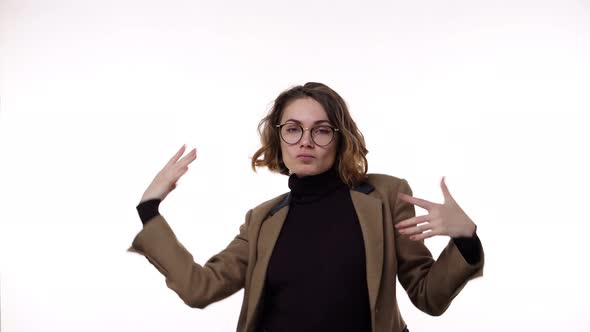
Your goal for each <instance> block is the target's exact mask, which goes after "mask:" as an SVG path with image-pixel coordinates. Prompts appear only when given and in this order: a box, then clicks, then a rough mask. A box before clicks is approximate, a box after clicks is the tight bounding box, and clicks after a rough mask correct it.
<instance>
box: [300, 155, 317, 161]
mask: <svg viewBox="0 0 590 332" xmlns="http://www.w3.org/2000/svg"><path fill="white" fill-rule="evenodd" d="M313 158H315V157H314V156H312V155H310V154H298V155H297V159H303V160H310V159H313Z"/></svg>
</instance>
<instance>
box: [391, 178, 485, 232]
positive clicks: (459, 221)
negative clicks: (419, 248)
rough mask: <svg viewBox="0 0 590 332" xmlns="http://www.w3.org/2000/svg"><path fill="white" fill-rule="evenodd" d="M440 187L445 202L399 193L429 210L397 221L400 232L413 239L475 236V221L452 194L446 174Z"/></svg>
mask: <svg viewBox="0 0 590 332" xmlns="http://www.w3.org/2000/svg"><path fill="white" fill-rule="evenodd" d="M440 187H441V188H442V192H443V195H444V199H445V202H444V203H443V204H437V203H433V202H429V201H427V200H424V199H420V198H416V197H412V196H410V195H406V194H403V193H399V198H400V199H401V200H403V201H406V202H408V203H411V204H414V205H417V206H419V207H421V208H424V209H425V210H427V211H428V214H427V215H423V216H417V217H413V218H410V219H406V220H403V221H400V222H399V223H397V224H396V225H395V227H396V228H397V230H398V231H399V232H400V234H402V235H410V239H411V240H423V239H426V238H429V237H432V236H435V235H448V236H450V237H452V238H455V237H472V236H473V234H474V233H475V223H474V222H473V221H472V220H471V218H469V216H467V214H466V213H465V212H464V211H463V210H462V209H461V207H460V206H459V204H457V202H456V201H455V199H454V198H453V196H451V193H450V192H449V189H448V188H447V185H446V183H445V178H444V176H443V178H442V180H441V181H440Z"/></svg>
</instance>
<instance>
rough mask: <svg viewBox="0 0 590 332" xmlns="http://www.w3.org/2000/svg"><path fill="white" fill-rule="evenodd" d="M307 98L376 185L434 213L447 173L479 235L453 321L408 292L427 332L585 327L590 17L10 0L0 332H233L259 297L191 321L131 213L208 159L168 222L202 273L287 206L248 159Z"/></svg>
mask: <svg viewBox="0 0 590 332" xmlns="http://www.w3.org/2000/svg"><path fill="white" fill-rule="evenodd" d="M307 81H319V82H323V83H326V84H328V85H329V86H331V87H332V88H334V89H335V90H336V91H337V92H339V93H340V94H341V95H342V96H343V97H344V99H345V100H346V101H347V102H348V104H349V106H350V110H351V112H352V115H353V117H354V119H355V120H356V122H357V124H358V125H359V127H360V129H361V130H362V131H363V133H364V135H365V138H366V141H367V145H368V149H369V151H370V153H369V155H368V159H369V171H370V172H372V173H387V174H391V175H395V176H398V177H402V178H405V179H407V180H408V181H409V183H410V185H411V186H412V188H413V190H414V196H416V197H421V198H425V199H428V200H431V201H437V202H440V201H441V199H442V193H441V190H440V187H439V181H440V178H441V177H442V176H443V175H446V176H447V183H448V186H449V189H450V191H451V193H452V194H453V195H454V196H455V198H456V199H457V201H458V202H459V203H460V205H461V206H462V207H463V209H464V210H465V211H466V212H467V213H468V214H469V215H470V216H471V217H472V219H474V220H475V221H476V223H477V224H478V232H479V234H480V238H481V240H482V242H483V245H484V249H485V254H486V265H485V270H484V277H483V278H479V279H476V280H474V281H473V282H470V283H469V284H468V285H467V286H466V288H465V289H464V290H463V292H462V293H461V294H459V296H458V297H457V298H456V299H455V301H454V302H453V304H452V305H451V307H450V308H449V309H448V311H447V312H446V313H445V314H444V315H443V316H441V317H430V316H427V315H426V314H423V313H421V312H420V311H418V310H417V309H415V308H414V307H413V305H412V304H411V303H410V302H409V300H408V299H407V296H406V295H405V292H404V291H403V289H402V288H401V287H400V286H399V285H398V287H400V293H399V294H400V296H399V302H400V306H401V310H402V314H403V316H404V318H405V320H406V322H407V323H408V325H409V328H410V330H411V331H413V332H414V331H433V330H437V331H588V330H590V318H589V316H590V300H589V299H588V298H589V296H590V287H589V286H588V280H590V274H589V273H588V272H586V270H587V266H586V265H587V262H588V258H587V256H588V248H589V245H588V240H587V239H588V232H589V230H590V228H589V227H588V223H589V221H590V220H589V217H588V213H587V206H588V198H589V195H588V190H589V188H590V176H589V174H588V170H589V169H590V162H589V161H588V142H590V134H589V130H588V128H589V123H590V122H589V121H588V120H587V115H588V113H589V111H590V97H589V92H590V2H588V1H583V0H579V1H571V0H570V1H565V0H546V1H543V0H511V1H479V0H456V1H435V0H422V1H413V2H409V1H403V2H402V1H363V2H361V1H333V0H331V1H310V0H302V1H297V2H292V1H237V0H233V1H225V2H217V3H214V2H211V1H182V0H173V1H155V0H149V1H145V0H144V1H138V0H117V1H114V0H110V1H89V0H86V1H63V0H60V1H58V0H55V1H42V0H29V1H26V0H24V1H18V0H0V158H1V159H0V304H1V317H0V320H1V322H0V326H1V330H2V331H3V332H4V331H6V332H17V331H172V330H173V331H232V330H235V326H236V322H237V318H238V313H239V308H240V305H241V300H242V292H239V293H237V294H235V295H234V296H232V297H230V298H228V299H226V300H223V301H221V302H218V303H215V304H212V305H211V306H209V307H207V308H206V309H204V310H199V309H191V308H189V307H187V306H185V305H184V303H183V302H182V301H181V300H180V298H178V296H177V295H176V294H175V293H174V292H172V291H171V290H169V289H168V288H166V286H165V283H164V278H163V277H162V276H161V275H160V274H159V273H158V272H157V270H156V269H155V268H154V267H153V266H151V265H150V264H149V263H148V262H147V261H146V260H145V259H144V258H143V257H141V256H139V255H136V254H131V253H127V252H126V249H127V248H128V247H129V245H130V244H131V241H132V239H133V237H134V236H135V234H136V233H137V232H138V231H139V230H140V229H141V222H140V220H139V217H138V216H137V213H136V210H135V206H136V204H137V203H138V202H139V199H140V197H141V195H142V193H143V191H144V190H145V188H146V187H147V185H148V184H149V183H150V181H151V179H152V178H153V176H155V174H156V173H157V172H158V171H159V170H160V168H161V167H162V166H163V165H164V164H165V163H166V161H167V160H168V159H169V158H170V156H172V154H173V153H174V152H175V151H176V150H177V149H178V148H180V146H181V145H182V144H184V143H186V144H187V146H188V148H189V149H190V148H193V147H197V150H198V157H197V160H196V161H195V162H194V163H193V165H192V166H191V168H190V170H189V172H188V173H187V174H186V175H185V176H184V177H183V178H182V179H181V181H180V182H179V186H178V188H177V189H176V190H175V191H174V192H173V193H172V194H171V195H170V196H169V197H168V198H167V199H166V200H165V201H164V202H163V203H162V205H161V210H160V211H161V212H162V214H163V215H164V216H165V217H166V219H167V220H168V221H169V223H170V224H171V225H172V227H173V229H174V230H175V232H176V233H177V235H178V237H179V239H180V240H181V242H183V244H184V245H185V246H186V247H187V248H188V249H189V250H191V251H192V253H193V255H194V257H195V259H196V261H197V262H199V263H205V262H206V260H207V259H208V258H209V257H211V256H212V255H214V254H215V253H217V252H219V251H220V250H222V249H223V248H224V247H225V246H226V245H227V244H228V243H229V242H230V240H231V239H232V238H233V237H234V236H235V235H236V234H237V232H238V228H239V226H240V224H241V223H242V222H243V219H244V215H245V213H246V212H247V210H248V209H250V208H252V207H254V206H256V205H258V204H259V203H261V202H262V201H265V200H267V199H270V198H272V197H274V196H276V195H278V194H281V193H283V192H286V191H288V187H287V178H286V177H285V176H281V175H275V174H270V173H268V172H267V171H266V170H260V171H259V172H258V173H254V172H252V171H251V170H250V166H249V165H250V159H249V157H250V156H252V154H253V153H254V152H255V151H256V149H257V147H258V135H257V131H256V127H257V124H258V122H259V120H260V119H261V118H262V117H263V116H264V115H265V114H266V112H267V110H268V109H269V106H270V104H271V102H272V101H273V99H274V98H275V97H276V96H277V95H278V94H279V93H280V92H281V91H283V90H284V89H287V88H289V87H291V86H292V85H295V84H303V83H305V82H307ZM417 212H418V213H419V214H421V213H423V211H422V210H421V209H417ZM447 241H448V239H447V238H434V239H430V240H427V241H426V244H427V245H428V246H429V248H431V250H432V252H433V254H434V255H435V257H436V256H438V254H439V253H440V250H441V249H442V247H443V246H444V245H445V244H446V242H447ZM392 282H393V281H392Z"/></svg>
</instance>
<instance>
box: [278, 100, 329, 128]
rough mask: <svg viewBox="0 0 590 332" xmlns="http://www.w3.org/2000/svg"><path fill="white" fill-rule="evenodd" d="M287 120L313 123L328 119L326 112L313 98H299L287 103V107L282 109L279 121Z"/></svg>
mask: <svg viewBox="0 0 590 332" xmlns="http://www.w3.org/2000/svg"><path fill="white" fill-rule="evenodd" d="M288 120H295V121H297V122H301V123H304V124H308V123H309V124H313V123H315V122H318V121H322V120H325V121H328V114H327V113H326V111H325V110H324V107H322V105H321V104H320V103H318V102H317V101H316V100H315V99H313V98H299V99H296V100H294V101H292V102H290V103H289V104H287V107H285V109H284V110H283V114H282V116H281V123H284V122H285V121H288Z"/></svg>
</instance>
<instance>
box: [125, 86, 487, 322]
mask: <svg viewBox="0 0 590 332" xmlns="http://www.w3.org/2000/svg"><path fill="white" fill-rule="evenodd" d="M259 131H260V135H261V143H262V147H261V148H260V149H259V150H258V151H257V152H256V153H255V154H254V156H253V158H252V168H254V169H255V168H256V167H268V168H269V169H270V170H271V171H275V172H279V173H282V174H285V175H288V176H289V177H288V185H289V189H290V191H289V192H288V193H286V194H283V195H281V196H278V197H275V198H273V199H271V200H269V201H266V202H264V203H262V204H260V205H259V206H257V207H255V208H253V209H251V210H250V211H248V213H247V214H246V221H245V223H244V224H242V225H241V226H240V230H239V234H238V235H237V236H236V237H235V239H234V240H233V241H232V242H231V243H229V245H228V246H227V247H226V248H225V249H224V250H223V251H221V252H220V253H219V254H217V255H215V256H213V257H212V258H211V259H209V261H207V263H205V264H204V265H200V264H198V263H195V262H194V260H193V257H192V255H191V254H190V253H189V252H188V251H187V250H186V249H185V248H184V247H183V246H182V245H181V244H180V243H179V242H178V240H177V239H176V237H175V235H174V233H173V232H172V229H171V228H170V226H169V225H168V223H167V222H166V220H165V219H164V217H162V215H160V214H159V212H158V206H159V204H160V202H161V201H162V200H163V199H164V198H165V197H166V196H167V195H168V194H169V193H170V192H171V191H172V190H173V189H174V188H175V184H176V182H177V181H178V179H179V178H180V177H181V176H182V175H183V174H184V173H185V172H186V171H187V170H188V165H189V164H190V163H191V162H192V161H194V160H195V159H196V150H195V149H193V150H191V151H190V152H189V153H188V154H187V155H186V156H184V157H182V155H183V154H184V152H185V147H184V146H183V147H182V148H181V149H180V150H179V151H178V152H177V153H176V154H175V155H174V156H173V157H172V158H171V159H170V161H169V162H168V163H167V164H166V165H165V166H164V168H163V169H162V170H161V171H160V172H159V173H158V174H157V175H156V177H155V178H154V180H153V181H152V183H151V184H150V185H149V187H148V188H147V189H146V191H145V193H144V195H143V197H142V198H141V201H140V204H139V205H138V206H137V209H138V212H139V215H140V218H141V220H142V222H143V223H144V227H143V230H142V231H141V232H140V233H139V234H138V235H137V236H136V238H135V239H134V241H133V245H132V247H131V248H130V249H129V250H130V251H134V252H138V253H140V254H142V255H144V256H145V257H146V258H147V259H148V260H149V261H150V262H151V263H152V264H153V265H154V266H155V267H156V268H157V269H158V270H159V271H160V272H161V273H162V274H163V275H164V276H165V277H166V283H167V285H168V287H169V288H171V289H172V290H174V291H175V292H176V293H177V294H178V295H179V296H180V298H182V300H183V301H184V302H185V303H186V304H187V305H189V306H191V307H196V308H204V307H206V306H207V305H209V304H211V303H213V302H215V301H219V300H221V299H224V298H226V297H228V296H230V295H231V294H234V293H235V292H237V291H238V290H240V289H242V288H244V300H243V304H242V308H241V313H240V317H239V320H238V326H237V331H238V332H254V331H256V332H258V331H269V332H279V331H280V332H283V331H298V332H299V331H307V332H313V331H322V332H325V331H355V332H359V331H367V332H369V331H373V332H392V331H394V332H401V331H408V328H407V326H406V323H405V322H404V320H403V319H402V316H401V314H400V311H399V308H398V305H397V300H396V283H395V278H396V276H397V277H398V278H399V281H400V283H401V285H402V286H403V287H404V289H405V290H406V292H407V293H408V295H409V297H410V299H411V300H412V302H413V303H414V305H415V306H416V307H417V308H419V309H420V310H422V311H424V312H426V313H428V314H430V315H441V314H442V313H443V312H444V311H445V310H446V309H447V307H448V306H449V305H450V303H451V301H452V300H453V298H454V297H455V296H456V295H457V294H458V293H459V292H460V291H461V289H462V288H463V287H464V286H465V284H466V283H467V282H468V281H469V280H470V279H472V278H475V277H477V276H480V275H482V272H483V264H484V256H483V249H482V246H481V242H480V241H479V238H478V237H477V235H476V233H475V230H476V226H475V224H474V223H473V221H472V220H471V219H470V218H469V217H468V216H467V215H466V214H465V212H464V211H463V210H462V209H461V208H460V206H459V205H458V204H457V202H456V201H455V200H454V199H453V197H452V196H451V194H450V193H449V190H448V189H447V187H446V184H445V182H444V178H443V180H442V181H441V188H442V191H443V194H444V197H445V202H444V203H443V204H436V203H432V202H429V201H426V200H423V199H419V198H414V197H412V196H411V195H412V191H411V189H410V186H409V185H408V183H407V181H406V180H404V179H400V178H397V177H393V176H389V175H381V174H367V160H366V157H365V156H366V154H367V149H366V147H365V142H364V139H363V136H362V134H361V132H360V131H359V130H358V128H357V127H356V124H355V123H354V121H353V120H352V118H351V117H350V114H349V112H348V109H347V106H346V104H345V102H344V100H343V99H342V98H341V97H340V96H339V95H338V94H337V93H336V92H335V91H334V90H332V89H330V88H329V87H328V86H326V85H324V84H321V83H306V84H305V85H303V86H296V87H293V88H291V89H289V90H287V91H284V92H283V93H281V94H280V95H279V96H278V97H277V98H276V100H275V102H274V105H273V107H272V109H271V110H270V112H269V114H268V115H267V116H266V117H265V118H264V119H262V121H261V122H260V125H259ZM181 157H182V158H181ZM414 205H418V206H420V207H423V208H425V209H426V210H427V211H428V214H427V215H423V216H418V217H416V216H415V211H414ZM435 235H438V236H449V237H450V240H449V243H448V245H447V247H446V248H445V249H444V251H443V252H442V253H441V255H440V256H439V258H438V259H437V260H436V261H435V260H434V259H433V258H432V255H431V253H430V251H429V250H428V249H427V247H426V246H425V245H424V243H423V240H424V239H425V238H428V237H431V236H435Z"/></svg>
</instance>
